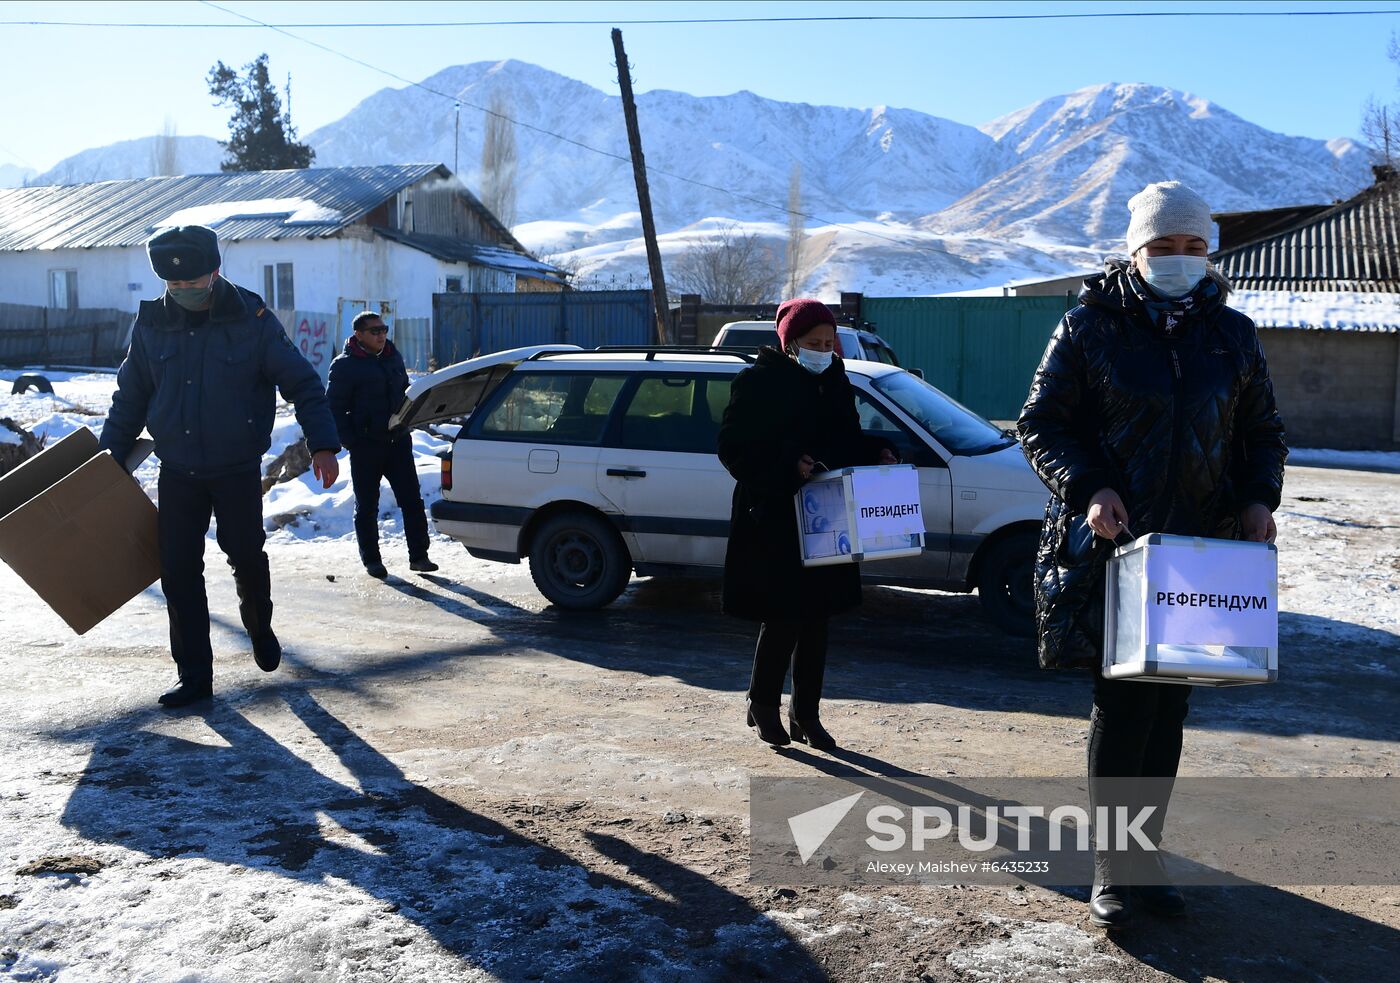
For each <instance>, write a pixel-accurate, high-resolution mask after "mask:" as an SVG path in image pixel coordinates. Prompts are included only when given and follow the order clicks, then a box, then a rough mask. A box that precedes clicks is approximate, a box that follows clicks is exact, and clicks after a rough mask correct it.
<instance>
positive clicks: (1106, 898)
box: [1089, 850, 1130, 928]
mask: <svg viewBox="0 0 1400 983" xmlns="http://www.w3.org/2000/svg"><path fill="white" fill-rule="evenodd" d="M1125 860H1126V858H1125V857H1124V856H1123V855H1122V854H1118V855H1117V856H1115V855H1114V854H1111V853H1108V852H1106V851H1103V850H1098V851H1095V853H1094V886H1093V887H1091V888H1090V889H1089V924H1090V925H1096V926H1098V927H1099V928H1117V927H1118V926H1120V925H1122V924H1123V923H1124V922H1126V921H1127V920H1128V915H1129V913H1130V909H1129V907H1128V885H1126V884H1122V883H1120V881H1121V880H1122V877H1121V876H1120V875H1119V873H1118V872H1119V871H1120V870H1122V868H1124V867H1125V866H1126V864H1125Z"/></svg>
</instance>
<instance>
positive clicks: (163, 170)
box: [151, 116, 180, 177]
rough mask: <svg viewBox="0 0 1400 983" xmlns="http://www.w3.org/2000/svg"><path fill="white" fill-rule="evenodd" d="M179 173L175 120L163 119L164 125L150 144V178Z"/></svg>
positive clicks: (178, 139) (178, 150)
mask: <svg viewBox="0 0 1400 983" xmlns="http://www.w3.org/2000/svg"><path fill="white" fill-rule="evenodd" d="M179 173H180V133H179V131H178V130H177V129H176V128H175V120H174V119H172V118H171V117H169V116H167V117H165V125H164V126H163V127H162V128H161V131H160V133H158V134H156V136H155V139H154V140H153V141H152V142H151V176H152V177H159V176H161V175H162V174H179Z"/></svg>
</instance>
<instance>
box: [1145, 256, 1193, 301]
mask: <svg viewBox="0 0 1400 983" xmlns="http://www.w3.org/2000/svg"><path fill="white" fill-rule="evenodd" d="M1144 258H1145V259H1146V264H1145V265H1146V266H1147V272H1146V273H1144V274H1143V277H1142V278H1143V279H1144V280H1146V281H1147V285H1148V286H1149V287H1151V288H1152V289H1153V290H1155V291H1157V293H1159V294H1161V295H1162V296H1163V297H1167V298H1171V299H1175V298H1177V297H1185V296H1186V295H1187V294H1189V293H1190V292H1191V291H1193V290H1195V289H1196V284H1198V283H1200V282H1201V281H1202V280H1204V279H1205V276H1206V258H1205V257H1204V256H1147V257H1144Z"/></svg>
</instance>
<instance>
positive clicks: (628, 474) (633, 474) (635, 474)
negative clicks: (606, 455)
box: [608, 468, 647, 478]
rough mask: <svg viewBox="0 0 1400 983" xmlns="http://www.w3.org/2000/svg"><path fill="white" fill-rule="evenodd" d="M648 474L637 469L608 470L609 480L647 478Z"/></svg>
mask: <svg viewBox="0 0 1400 983" xmlns="http://www.w3.org/2000/svg"><path fill="white" fill-rule="evenodd" d="M646 476H647V473H646V472H645V471H640V470H638V469H637V468H608V477H609V478H645V477H646Z"/></svg>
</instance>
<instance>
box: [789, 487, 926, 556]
mask: <svg viewBox="0 0 1400 983" xmlns="http://www.w3.org/2000/svg"><path fill="white" fill-rule="evenodd" d="M795 500H796V505H797V531H798V547H799V549H800V550H801V552H802V565H803V566H807V567H820V566H828V565H830V564H833V563H857V562H859V561H861V560H884V559H890V558H893V557H897V556H917V555H918V554H920V553H922V552H923V549H924V515H923V509H922V507H921V506H920V503H919V469H918V468H916V467H914V466H913V465H912V464H882V465H878V466H875V467H868V468H841V469H839V470H837V471H823V472H821V473H820V474H815V475H813V476H812V479H811V480H810V481H808V482H807V483H806V484H805V485H803V486H802V488H801V489H799V490H798V492H797V495H796V496H795Z"/></svg>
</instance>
